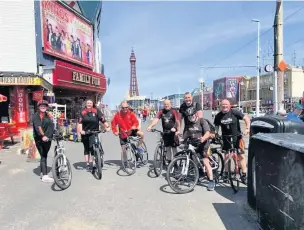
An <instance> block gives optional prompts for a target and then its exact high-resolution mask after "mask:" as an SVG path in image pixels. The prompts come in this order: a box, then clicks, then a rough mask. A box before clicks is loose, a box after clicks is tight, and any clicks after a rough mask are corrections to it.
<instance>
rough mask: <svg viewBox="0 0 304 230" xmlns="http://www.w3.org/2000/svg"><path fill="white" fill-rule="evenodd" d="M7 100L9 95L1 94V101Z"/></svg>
mask: <svg viewBox="0 0 304 230" xmlns="http://www.w3.org/2000/svg"><path fill="white" fill-rule="evenodd" d="M5 101H7V97H6V96H4V95H2V94H0V102H5Z"/></svg>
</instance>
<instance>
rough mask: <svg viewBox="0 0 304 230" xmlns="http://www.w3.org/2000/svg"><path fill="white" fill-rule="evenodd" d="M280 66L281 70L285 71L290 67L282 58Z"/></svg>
mask: <svg viewBox="0 0 304 230" xmlns="http://www.w3.org/2000/svg"><path fill="white" fill-rule="evenodd" d="M278 68H279V70H281V71H282V72H284V71H285V70H286V69H287V68H288V65H287V64H286V62H284V60H282V61H280V63H279V64H278Z"/></svg>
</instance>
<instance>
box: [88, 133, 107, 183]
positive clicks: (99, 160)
mask: <svg viewBox="0 0 304 230" xmlns="http://www.w3.org/2000/svg"><path fill="white" fill-rule="evenodd" d="M105 132H106V130H103V131H99V130H98V131H90V130H88V131H86V132H85V134H86V135H90V134H93V135H92V137H93V138H94V142H93V155H94V161H95V167H96V170H95V169H94V168H93V169H92V174H93V175H95V173H96V174H97V179H99V180H101V178H102V168H103V165H104V159H103V157H104V151H103V148H102V145H101V143H100V141H99V137H98V134H99V133H105ZM89 138H91V137H89Z"/></svg>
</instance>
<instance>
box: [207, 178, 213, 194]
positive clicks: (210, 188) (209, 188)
mask: <svg viewBox="0 0 304 230" xmlns="http://www.w3.org/2000/svg"><path fill="white" fill-rule="evenodd" d="M214 188H215V181H214V180H210V181H209V183H208V187H207V189H208V191H213V190H214Z"/></svg>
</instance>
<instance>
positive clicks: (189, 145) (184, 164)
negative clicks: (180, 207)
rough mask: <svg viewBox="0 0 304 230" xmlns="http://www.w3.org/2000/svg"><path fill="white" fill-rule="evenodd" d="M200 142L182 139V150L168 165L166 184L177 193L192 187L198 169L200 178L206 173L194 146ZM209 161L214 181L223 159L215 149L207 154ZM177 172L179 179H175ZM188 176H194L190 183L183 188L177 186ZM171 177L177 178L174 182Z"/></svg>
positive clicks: (220, 173)
mask: <svg viewBox="0 0 304 230" xmlns="http://www.w3.org/2000/svg"><path fill="white" fill-rule="evenodd" d="M200 143H201V142H200V140H197V139H188V140H186V141H184V143H183V144H182V145H181V146H180V148H183V149H184V150H183V151H181V152H178V153H177V154H176V157H175V159H173V161H172V162H171V163H170V164H169V166H168V170H167V175H166V178H167V181H168V184H169V186H170V187H171V189H172V190H173V191H174V192H176V193H178V194H184V193H188V192H191V191H192V190H193V189H194V187H195V186H196V184H197V183H198V180H199V177H200V176H199V169H200V170H202V172H203V175H202V177H201V178H204V177H206V175H207V174H206V168H205V166H204V165H203V164H202V163H201V161H200V159H199V157H198V154H197V153H196V148H197V146H198V145H199V144H200ZM209 162H210V165H211V168H212V171H213V176H214V179H215V181H218V180H219V177H221V175H222V173H223V170H224V168H223V166H224V160H223V156H222V154H220V153H219V152H217V151H213V152H212V153H211V155H210V156H209ZM220 166H221V167H220ZM175 170H176V171H177V173H176V174H174V171H175ZM217 171H219V172H217ZM178 174H180V177H179V179H176V178H178V176H177V175H178ZM190 177H194V180H193V183H192V184H191V185H190V184H189V185H187V186H186V189H185V190H183V189H180V188H178V184H179V183H180V181H181V179H188V178H190ZM173 178H174V179H176V180H177V181H176V182H175V183H174V182H173V181H172V179H173Z"/></svg>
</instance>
